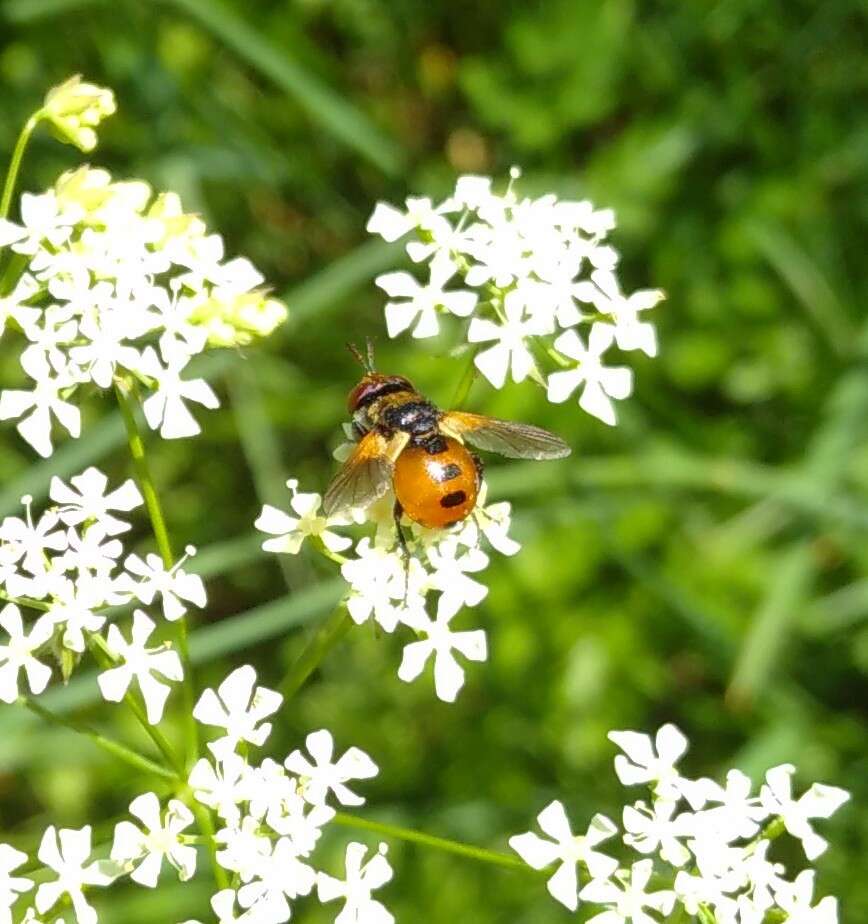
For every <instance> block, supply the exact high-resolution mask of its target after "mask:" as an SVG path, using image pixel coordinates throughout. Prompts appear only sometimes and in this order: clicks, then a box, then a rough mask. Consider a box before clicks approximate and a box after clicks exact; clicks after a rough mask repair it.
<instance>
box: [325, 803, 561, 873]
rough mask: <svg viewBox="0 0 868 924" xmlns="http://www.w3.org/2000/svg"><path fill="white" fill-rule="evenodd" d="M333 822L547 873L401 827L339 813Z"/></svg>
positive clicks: (512, 859) (504, 856) (502, 855)
mask: <svg viewBox="0 0 868 924" xmlns="http://www.w3.org/2000/svg"><path fill="white" fill-rule="evenodd" d="M333 820H334V822H335V823H336V824H339V825H343V826H344V827H346V828H358V829H360V830H362V831H371V832H373V833H375V834H382V835H383V836H384V837H394V838H397V839H398V840H401V841H409V842H410V843H413V844H422V845H423V846H425V847H433V848H434V849H435V850H444V851H446V852H447V853H454V854H458V855H459V856H462V857H468V858H469V859H471V860H478V861H479V862H480V863H491V864H493V865H495V866H503V867H506V868H507V869H516V870H522V871H523V872H526V873H527V872H529V873H532V874H536V875H539V874H544V875H548V872H549V871H548V870H535V869H533V868H532V867H530V866H528V865H527V864H526V863H525V862H524V861H523V860H520V859H519V858H518V857H511V856H509V854H505V853H498V852H497V851H496V850H486V849H485V848H484V847H474V846H472V845H470V844H462V843H460V842H459V841H451V840H448V839H447V838H445V837H435V836H434V835H433V834H424V833H423V832H421V831H415V830H413V829H412V828H401V827H398V826H397V825H389V824H384V823H383V822H380V821H369V820H368V819H367V818H359V817H358V816H356V815H348V814H347V813H345V812H338V813H337V814H336V815H335V817H334V819H333Z"/></svg>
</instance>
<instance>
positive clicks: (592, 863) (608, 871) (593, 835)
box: [509, 801, 618, 911]
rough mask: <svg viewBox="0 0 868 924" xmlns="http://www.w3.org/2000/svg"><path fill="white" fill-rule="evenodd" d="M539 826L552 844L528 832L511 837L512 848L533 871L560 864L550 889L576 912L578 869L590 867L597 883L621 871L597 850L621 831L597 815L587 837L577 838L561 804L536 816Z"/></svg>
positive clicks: (604, 817) (548, 885) (548, 886)
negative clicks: (579, 867)
mask: <svg viewBox="0 0 868 924" xmlns="http://www.w3.org/2000/svg"><path fill="white" fill-rule="evenodd" d="M537 823H538V824H539V826H540V828H541V830H542V831H543V832H544V833H545V834H548V836H549V837H550V838H551V840H547V839H546V838H542V837H540V836H539V835H537V834H534V833H533V832H532V831H528V832H527V833H525V834H516V835H514V836H513V837H511V838H510V839H509V846H510V847H512V849H513V850H514V851H515V852H516V853H517V854H518V855H519V856H520V857H521V858H522V860H524V862H525V863H527V864H528V866H531V867H532V868H533V869H543V868H545V867H546V866H549V865H550V864H552V863H554V862H556V861H560V865H559V866H558V868H557V869H556V870H555V872H554V873H553V874H552V875H551V877H550V878H549V880H548V883H547V888H548V890H549V894H550V895H551V896H552V898H554V899H555V900H556V901H559V902H560V903H561V904H562V905H564V906H565V907H567V908H569V909H570V911H575V910H576V909H577V908H578V906H579V880H578V872H577V869H576V867H577V865H578V864H579V863H583V864H584V865H585V866H587V868H588V872H589V873H590V875H591V877H592V878H594V879H603V880H605V879H608V878H609V877H610V876H611V875H612V873H614V872H615V870H616V869H617V868H618V861H617V860H615V859H614V858H612V857H610V856H607V855H606V854H604V853H600V852H599V851H598V850H595V849H594V848H595V847H596V846H597V845H598V844H601V843H602V842H603V841H605V840H608V839H609V838H610V837H612V836H613V835H614V834H616V833H617V831H618V829H617V828H616V827H615V825H614V823H613V822H612V821H611V820H610V819H608V818H607V817H606V816H605V815H595V816H594V817H593V818H592V819H591V823H590V825H588V830H587V833H586V834H583V835H574V834H573V832H572V829H571V828H570V822H569V819H568V818H567V813H566V811H565V809H564V807H563V805H562V804H561V803H560V802H558V801H554V802H551V803H550V804H549V805H547V806H546V807H545V808H544V809H543V810H542V811H541V812H540V813H539V815H537Z"/></svg>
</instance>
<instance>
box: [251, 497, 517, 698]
mask: <svg viewBox="0 0 868 924" xmlns="http://www.w3.org/2000/svg"><path fill="white" fill-rule="evenodd" d="M287 484H288V486H289V488H290V490H291V491H292V494H293V496H292V500H291V501H290V506H291V507H292V510H293V511H294V515H290V514H288V513H286V512H284V511H283V510H279V509H278V508H276V507H272V506H270V505H266V506H265V507H264V508H263V510H262V513H261V514H260V516H259V518H258V519H257V520H256V524H255V525H256V528H257V529H259V530H261V531H262V532H265V533H269V534H271V535H272V536H273V537H274V538H271V539H267V540H266V541H265V542H263V544H262V547H263V549H265V550H266V551H269V552H282V553H287V554H290V555H294V554H296V553H297V552H298V551H299V549H300V548H301V545H302V542H303V540H304V539H305V538H306V537H310V538H312V539H314V540H315V541H316V542H317V543H318V544H319V545H320V547H321V548H322V549H324V550H325V552H326V554H328V556H329V557H330V558H332V559H334V560H336V561H338V562H339V563H340V565H341V574H342V575H343V577H344V580H346V582H347V584H348V585H349V593H348V594H347V596H346V598H345V601H344V602H345V604H346V608H347V611H348V612H349V614H350V617H351V618H352V620H353V622H354V623H356V625H361V624H362V623H365V622H368V621H370V620H373V621H374V622H375V623H377V625H378V626H379V627H380V628H381V629H382V630H383V631H384V632H389V633H391V632H394V631H395V630H396V629H397V628H398V627H399V626H404V627H405V628H408V629H410V630H411V631H412V632H413V633H414V635H415V639H414V641H411V642H410V643H409V644H407V645H406V646H405V648H404V655H403V658H402V661H401V665H400V667H399V668H398V676H399V677H400V678H401V680H404V681H406V682H410V681H413V680H415V679H416V678H417V677H419V676H420V675H421V674H422V672H423V671H424V669H425V665H426V664H427V663H428V661H429V660H430V659H433V662H434V689H435V691H436V693H437V696H438V697H439V698H440V699H442V700H444V701H445V702H454V700H455V698H456V696H457V695H458V692H459V690H460V689H461V687H462V686H463V685H464V668H463V667H462V666H461V664H460V663H459V662H458V660H457V659H456V657H455V653H456V652H457V653H458V654H460V655H462V656H463V657H465V658H467V659H468V660H470V661H484V660H485V659H486V657H487V653H488V651H487V643H486V636H485V631H484V630H482V629H472V630H464V629H462V630H454V629H453V628H452V625H451V624H452V620H453V619H454V618H455V616H456V615H457V614H458V612H459V610H461V609H462V607H465V606H467V607H473V606H477V605H478V604H479V603H481V602H482V600H484V599H485V597H486V595H487V594H488V588H487V587H486V586H485V585H484V584H482V583H480V582H479V580H477V575H478V574H479V572H481V571H483V570H484V569H485V568H486V567H488V564H489V556H488V555H487V554H486V553H485V552H484V551H483V550H482V539H483V538H484V539H485V540H487V543H488V545H490V546H491V547H492V548H493V549H495V550H496V551H498V552H500V553H501V554H503V555H514V554H515V553H516V552H517V551H518V550H519V548H520V546H519V544H518V543H517V542H516V541H515V540H514V539H511V538H510V536H509V535H508V533H509V525H510V505H509V503H508V502H500V503H497V504H490V505H489V506H485V496H486V488H485V485H483V487H482V490H481V492H480V495H479V502H478V503H477V506H476V508H475V509H474V511H473V513H472V514H471V515H470V516H469V517H468V518H467V519H466V520H464V521H463V522H461V523H457V524H455V525H454V526H452V527H450V528H447V529H426V528H425V527H422V526H419V525H418V524H416V523H411V524H410V525H409V527H404V532H405V538H406V540H407V553H406V554H405V552H404V549H403V548H402V546H401V543H400V541H399V538H398V532H397V529H396V526H395V521H394V517H393V513H392V511H393V508H394V503H395V499H394V496H393V495H392V493H391V492H388V493H387V494H386V495H385V496H384V497H383V498H381V499H380V500H378V501H376V502H375V503H374V504H372V505H370V506H369V507H366V508H365V509H364V510H358V511H354V514H355V521H356V522H357V523H368V524H371V525H373V526H374V527H375V532H374V534H373V535H368V536H365V537H364V538H362V539H359V540H358V541H356V543H355V548H354V556H353V557H350V558H347V557H344V556H343V555H341V554H340V553H341V552H344V551H346V550H347V549H349V548H350V547H352V546H353V540H352V539H351V538H350V537H349V536H345V535H342V534H340V533H337V532H334V530H333V529H332V527H335V526H337V527H342V526H348V525H350V520H349V519H348V518H345V517H343V516H333V517H329V518H326V517H324V516H322V515H321V514H320V512H319V511H320V506H321V503H322V498H321V497H320V495H319V494H314V493H310V494H307V493H301V492H299V491H298V490H297V488H298V485H297V482H296V481H292V480H291V481H289V482H287ZM432 594H436V595H437V596H436V604H435V609H434V618H432V617H431V615H430V614H429V612H428V608H427V607H428V600H429V597H430V596H431V595H432Z"/></svg>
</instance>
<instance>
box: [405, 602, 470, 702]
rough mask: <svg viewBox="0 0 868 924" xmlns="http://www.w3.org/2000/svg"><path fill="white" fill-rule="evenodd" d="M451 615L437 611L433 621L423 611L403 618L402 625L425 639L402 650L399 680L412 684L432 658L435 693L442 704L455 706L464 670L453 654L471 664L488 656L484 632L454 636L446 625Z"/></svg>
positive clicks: (411, 643)
mask: <svg viewBox="0 0 868 924" xmlns="http://www.w3.org/2000/svg"><path fill="white" fill-rule="evenodd" d="M453 615H454V614H453V613H450V614H449V615H446V612H445V611H443V610H441V609H440V608H438V612H437V619H436V621H433V620H431V618H430V617H429V616H428V614H427V613H425V612H424V610H421V611H420V610H417V611H414V612H413V613H412V615H408V617H407V618H405V623H406V624H407V625H409V626H410V628H411V629H415V630H416V631H417V632H418V633H421V634H422V635H424V636H425V637H424V638H423V639H421V640H419V641H416V642H410V644H409V645H406V646H405V647H404V655H403V658H402V659H401V666H400V667H399V668H398V677H399V678H400V679H401V680H403V681H404V682H405V683H409V682H410V681H413V680H415V679H416V678H417V677H418V676H419V675H420V674H421V673H422V671H423V670H424V669H425V665H426V663H427V662H428V659H429V658H430V657H431V656H432V655H433V657H434V690H435V692H436V693H437V696H438V697H439V698H440V699H442V700H443V701H444V702H447V703H452V702H455V697H456V696H458V691H459V690H460V689H461V688H462V687H463V686H464V668H462V667H461V665H460V664H459V663H458V661H457V660H456V659H455V655H454V654H453V653H452V652H453V651H457V652H460V653H461V654H462V655H464V657H465V658H467V659H468V660H470V661H484V660H485V659H486V657H487V656H488V649H487V645H486V641H485V632H484V630H482V629H475V630H473V631H469V632H453V631H452V630H451V629H450V628H449V622H450V620H451V619H452V617H453Z"/></svg>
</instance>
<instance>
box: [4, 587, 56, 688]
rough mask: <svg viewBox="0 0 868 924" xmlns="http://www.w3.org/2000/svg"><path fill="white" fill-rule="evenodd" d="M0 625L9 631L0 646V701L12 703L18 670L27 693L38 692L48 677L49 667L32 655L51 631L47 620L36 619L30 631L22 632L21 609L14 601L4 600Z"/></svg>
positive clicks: (49, 636)
mask: <svg viewBox="0 0 868 924" xmlns="http://www.w3.org/2000/svg"><path fill="white" fill-rule="evenodd" d="M0 626H2V627H3V629H5V630H6V632H7V633H8V634H9V639H8V640H7V641H6V643H5V644H2V645H0V700H3V702H4V703H14V702H15V700H16V699H17V698H18V677H19V674H20V672H21V671H22V669H23V670H24V673H25V675H26V677H27V685H28V687H29V688H30V692H31V693H33V694H35V695H39V694H40V693H41V692H42V691H43V690H44V689H45V688H46V687H47V686H48V681H49V680H50V679H51V668H50V667H49V666H48V665H47V664H43V663H42V662H41V661H39V660H38V659H37V658H36V657H35V656H34V654H33V652H34V651H38V650H39V649H40V648H41V647H42V646H43V645H45V644H46V642H48V640H49V639H50V638H51V636H52V634H53V633H54V626H53V624H52V622H51V621H50V620H49V619H45V618H42V619H38V620H37V621H36V622H35V623H34V624H33V628H32V629H31V630H30V634H29V635H26V634H25V632H24V625H23V623H22V620H21V611H20V610H19V609H18V607H17V606H16V605H15V604H14V603H8V604H6V606H4V607H3V609H2V610H0Z"/></svg>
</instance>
